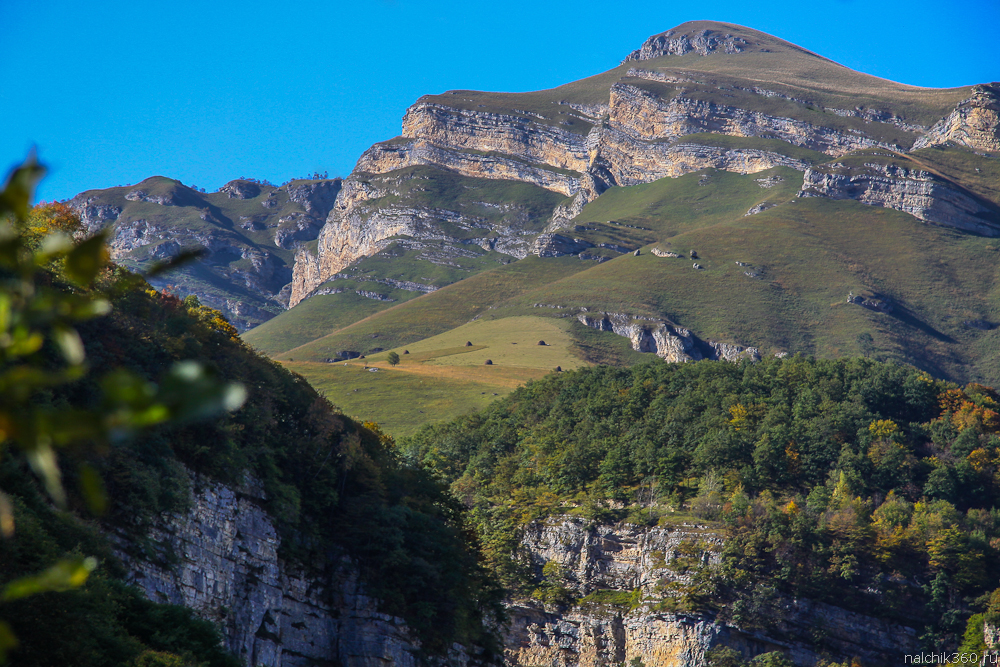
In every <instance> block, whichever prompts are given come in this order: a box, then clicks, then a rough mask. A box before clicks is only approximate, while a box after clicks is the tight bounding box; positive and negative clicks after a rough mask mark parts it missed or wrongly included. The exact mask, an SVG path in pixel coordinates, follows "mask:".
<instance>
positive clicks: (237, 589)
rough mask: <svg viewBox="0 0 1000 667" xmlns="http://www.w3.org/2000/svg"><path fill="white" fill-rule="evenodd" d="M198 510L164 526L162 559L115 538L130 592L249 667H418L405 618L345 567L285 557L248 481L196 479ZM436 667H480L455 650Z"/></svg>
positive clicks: (159, 528)
mask: <svg viewBox="0 0 1000 667" xmlns="http://www.w3.org/2000/svg"><path fill="white" fill-rule="evenodd" d="M191 481H192V487H193V488H194V489H195V492H194V497H193V502H192V506H191V508H190V509H189V510H188V511H187V512H185V513H183V514H178V515H172V516H166V517H162V519H161V520H160V521H158V522H157V523H156V525H155V526H154V527H153V528H152V529H151V530H150V532H149V533H148V535H147V543H148V544H152V545H155V552H156V553H155V555H154V557H152V558H150V557H149V554H146V555H145V556H143V557H137V556H134V555H132V554H133V553H134V552H135V549H134V548H133V547H134V544H133V542H132V540H131V538H128V537H126V536H125V535H123V534H118V535H115V536H113V538H114V539H115V541H116V543H117V544H118V545H119V547H120V549H119V555H120V556H121V557H122V559H123V561H124V563H125V564H126V567H127V568H128V570H129V572H130V579H131V580H132V582H133V583H134V584H135V585H136V586H138V587H139V588H141V589H142V590H143V591H144V592H145V594H146V596H147V597H149V598H150V599H151V600H153V601H156V602H169V603H173V604H181V605H185V606H187V607H190V608H191V609H193V610H194V611H195V612H196V613H197V614H198V615H199V616H201V617H202V618H205V619H207V620H209V621H212V622H214V623H215V624H217V625H218V626H219V627H220V628H221V629H222V630H223V635H224V637H225V643H226V648H227V649H228V650H229V651H231V652H232V653H233V654H235V655H237V656H238V657H239V658H240V659H241V660H242V661H243V663H244V664H246V665H248V666H250V667H299V666H301V667H307V666H310V667H311V666H314V665H339V666H341V667H384V666H385V665H398V666H399V667H417V665H419V664H421V663H420V662H419V660H418V658H417V656H416V652H417V651H418V650H419V648H420V642H419V640H417V639H415V638H414V637H413V635H412V633H411V632H410V631H409V629H408V628H407V626H406V624H405V622H404V621H403V620H402V619H400V618H395V617H391V616H388V615H386V614H383V613H380V612H379V611H378V604H377V600H375V599H373V598H371V597H369V596H368V595H366V594H365V591H364V587H363V586H362V585H361V584H360V582H359V581H358V577H357V573H356V571H355V569H354V568H353V567H352V565H351V563H350V562H349V561H347V560H346V559H345V560H343V561H341V562H339V563H336V564H334V565H333V566H332V567H330V566H329V565H328V566H327V567H326V568H323V569H324V570H325V574H322V575H321V574H318V573H310V572H306V571H303V570H302V569H301V568H296V567H293V566H292V565H291V564H289V563H287V562H285V561H283V560H282V559H281V558H279V556H278V548H279V546H280V539H279V537H278V532H277V530H276V528H275V525H274V521H273V519H272V518H271V517H270V516H269V515H268V514H267V513H266V512H264V510H262V509H261V508H260V504H261V502H262V500H263V491H262V490H261V489H260V488H258V485H256V484H254V483H253V481H252V480H248V481H247V483H245V484H244V485H243V488H240V489H233V488H230V487H227V486H225V485H222V484H219V483H217V482H212V481H210V480H208V479H206V478H202V477H198V476H194V475H192V480H191ZM432 663H436V664H440V665H449V666H455V667H471V666H472V665H476V664H479V663H477V662H476V661H474V660H470V659H469V657H468V656H466V655H465V653H464V651H463V650H462V649H461V647H458V646H456V647H455V648H454V650H453V651H452V654H451V655H449V656H448V657H447V658H441V659H435V660H432Z"/></svg>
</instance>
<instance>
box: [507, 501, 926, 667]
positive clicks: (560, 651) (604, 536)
mask: <svg viewBox="0 0 1000 667" xmlns="http://www.w3.org/2000/svg"><path fill="white" fill-rule="evenodd" d="M522 546H523V548H524V550H525V552H526V553H527V554H528V556H529V558H530V559H531V561H532V563H533V565H534V567H535V569H536V571H537V572H538V573H540V572H541V569H542V567H543V565H545V564H546V563H553V564H555V565H556V566H557V567H552V566H550V567H549V568H547V570H546V571H547V572H549V573H552V572H557V573H558V575H556V576H557V578H558V580H559V581H558V583H559V585H561V586H563V587H565V588H566V589H567V590H568V591H569V592H570V593H571V597H574V598H576V599H577V601H576V602H575V603H571V604H569V605H566V606H564V607H563V608H562V609H555V608H553V607H544V606H542V605H540V604H537V603H533V602H529V601H521V602H519V603H514V604H512V605H511V606H510V607H509V608H508V613H509V615H510V617H511V625H510V628H509V630H508V632H507V634H506V636H505V647H506V654H507V660H508V663H509V664H510V665H511V666H512V667H529V666H531V667H536V666H540V665H545V666H547V667H548V666H552V667H584V666H587V667H590V666H593V665H615V664H623V663H624V664H628V663H629V662H630V661H631V660H632V659H633V658H639V659H640V660H641V661H642V664H644V665H645V666H646V667H679V666H680V667H703V665H704V664H705V653H706V652H707V651H708V650H709V649H710V648H712V647H715V646H720V645H722V646H729V647H731V648H734V649H736V650H738V651H740V652H741V653H742V654H743V655H744V657H746V658H750V657H752V656H754V655H758V654H760V653H765V652H770V651H781V652H783V653H785V654H786V655H788V656H789V657H790V658H791V659H792V660H793V661H794V662H795V664H796V665H814V664H815V663H816V662H817V661H818V660H819V658H820V657H821V655H822V656H824V657H827V658H829V657H833V658H837V659H839V660H846V661H850V660H851V659H852V658H855V657H857V658H860V659H861V660H862V661H863V663H864V664H898V662H897V661H898V660H899V659H900V657H901V655H902V654H905V653H912V652H913V651H914V650H915V649H916V647H917V639H916V632H915V631H914V630H913V629H912V628H908V627H904V626H900V625H895V624H892V623H888V622H886V621H882V620H880V619H876V618H872V617H869V616H864V615H862V614H858V613H854V612H850V611H847V610H844V609H840V608H837V607H833V606H830V605H827V604H820V603H816V602H812V601H809V600H802V599H791V598H785V599H782V600H780V601H779V602H778V603H777V605H776V607H775V613H774V617H773V618H769V619H762V620H763V621H764V624H765V625H766V626H767V627H768V628H769V629H768V630H766V631H761V630H760V629H756V630H744V629H741V628H739V627H737V626H734V625H731V624H727V623H724V622H721V621H719V620H718V617H716V616H715V615H713V614H711V613H701V614H698V613H674V612H670V611H666V609H669V603H667V604H665V602H667V601H669V600H670V599H671V596H672V595H673V594H674V592H675V591H676V590H678V587H683V586H685V585H688V584H689V583H690V582H691V575H692V572H693V571H694V570H695V569H697V568H701V567H706V566H712V565H713V564H716V563H718V562H719V553H720V552H721V547H722V537H721V536H720V534H719V533H717V532H716V531H715V530H713V529H712V528H711V527H710V526H707V525H697V524H689V523H679V524H677V525H674V526H672V527H656V528H645V527H639V526H634V525H630V524H618V525H616V526H607V525H596V526H595V525H588V524H587V522H585V521H583V520H582V519H579V518H568V517H562V518H554V519H549V520H547V521H546V522H544V523H534V524H530V525H529V526H528V527H527V528H526V529H525V531H524V535H523V538H522ZM549 576H550V577H552V575H551V574H550V575H549ZM601 591H605V592H610V591H617V592H619V593H622V594H624V595H625V597H626V598H627V599H628V600H629V602H626V603H622V602H618V603H615V602H614V601H613V600H612V602H610V603H609V602H608V600H609V597H608V596H607V595H605V596H603V597H601V596H600V595H599V594H598V595H592V594H594V593H599V592H601ZM587 595H590V598H587V597H585V596H587ZM602 600H603V601H604V602H602ZM817 628H822V629H823V632H822V635H817V633H816V629H817ZM824 654H825V655H824Z"/></svg>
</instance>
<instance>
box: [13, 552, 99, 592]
mask: <svg viewBox="0 0 1000 667" xmlns="http://www.w3.org/2000/svg"><path fill="white" fill-rule="evenodd" d="M95 567H97V559H95V558H91V557H87V558H84V557H82V556H78V557H76V558H65V559H63V560H61V561H59V562H58V563H56V564H55V565H53V566H52V567H50V568H49V569H47V570H45V571H44V572H42V573H41V574H36V575H32V576H29V577H22V578H20V579H15V580H14V581H12V582H10V583H9V584H7V585H6V586H5V587H4V589H3V594H2V595H0V600H3V601H4V602H12V601H14V600H20V599H21V598H26V597H28V596H30V595H37V594H39V593H49V592H53V591H54V592H60V591H68V590H72V589H74V588H79V587H80V586H83V584H84V583H86V581H87V577H89V576H90V573H91V572H93V570H94V568H95Z"/></svg>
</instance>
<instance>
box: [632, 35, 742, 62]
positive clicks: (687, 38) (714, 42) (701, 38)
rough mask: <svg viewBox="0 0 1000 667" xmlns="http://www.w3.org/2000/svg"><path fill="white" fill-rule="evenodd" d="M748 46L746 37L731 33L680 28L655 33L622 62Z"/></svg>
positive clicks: (737, 49)
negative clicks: (691, 30)
mask: <svg viewBox="0 0 1000 667" xmlns="http://www.w3.org/2000/svg"><path fill="white" fill-rule="evenodd" d="M748 46H749V42H748V41H747V40H746V39H744V38H743V37H735V36H733V35H731V34H729V33H722V32H719V31H717V30H699V31H697V32H695V33H694V34H689V32H688V31H685V30H682V29H679V28H678V29H674V30H668V31H666V32H664V33H661V34H659V35H653V36H652V37H650V38H649V39H647V40H646V41H645V42H643V44H642V46H640V47H639V48H638V49H636V50H635V51H633V52H632V53H630V54H628V56H626V58H625V60H623V61H622V64H624V63H627V62H632V61H636V60H652V59H653V58H659V57H660V56H683V55H684V54H687V53H692V52H694V53H697V54H699V55H702V56H707V55H708V54H710V53H740V52H741V51H744V50H746V48H747V47H748Z"/></svg>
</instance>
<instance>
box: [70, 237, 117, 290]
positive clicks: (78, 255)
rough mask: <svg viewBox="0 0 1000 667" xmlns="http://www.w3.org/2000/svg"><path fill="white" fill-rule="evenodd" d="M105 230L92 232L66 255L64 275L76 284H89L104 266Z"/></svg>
mask: <svg viewBox="0 0 1000 667" xmlns="http://www.w3.org/2000/svg"><path fill="white" fill-rule="evenodd" d="M106 240H107V231H104V230H102V231H100V232H98V233H97V234H94V235H93V236H91V237H90V238H89V239H87V240H86V241H84V242H82V243H80V245H78V246H76V247H75V248H73V250H72V251H70V253H69V254H68V255H66V275H68V276H69V277H70V279H71V280H73V281H74V282H75V283H77V284H78V285H89V284H90V283H91V282H93V280H94V278H96V277H97V273H98V272H99V271H100V270H101V267H102V266H104V242H105V241H106Z"/></svg>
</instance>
